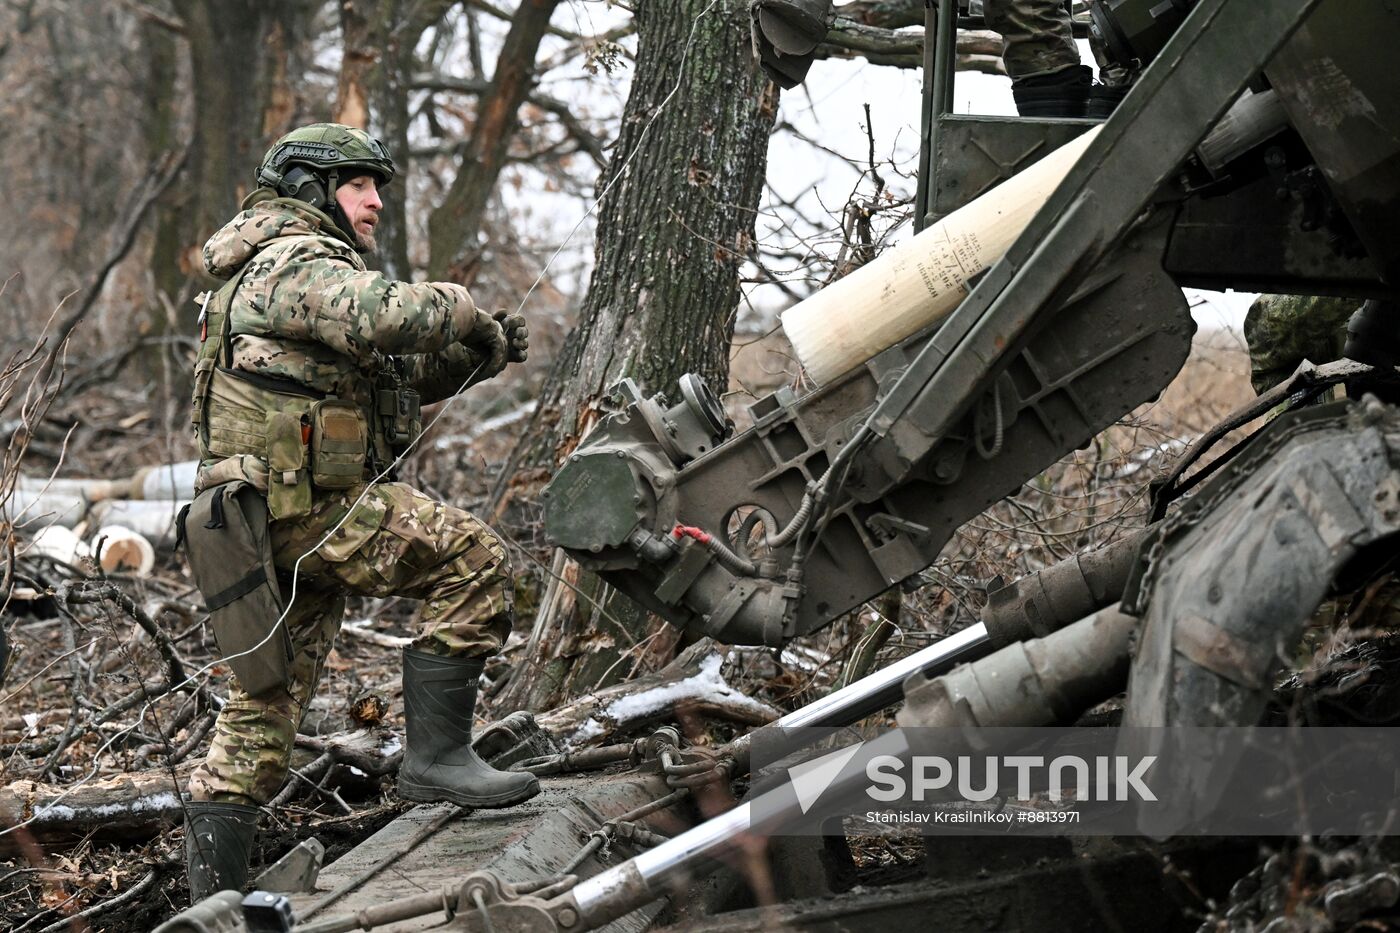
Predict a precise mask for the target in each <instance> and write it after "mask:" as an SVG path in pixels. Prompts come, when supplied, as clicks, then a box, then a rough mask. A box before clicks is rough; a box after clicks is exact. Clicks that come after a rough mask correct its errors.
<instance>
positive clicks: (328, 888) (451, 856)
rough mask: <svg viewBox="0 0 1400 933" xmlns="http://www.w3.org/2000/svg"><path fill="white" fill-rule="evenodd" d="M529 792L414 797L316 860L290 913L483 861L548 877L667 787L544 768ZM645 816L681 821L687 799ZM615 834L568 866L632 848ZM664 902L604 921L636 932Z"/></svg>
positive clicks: (351, 904)
mask: <svg viewBox="0 0 1400 933" xmlns="http://www.w3.org/2000/svg"><path fill="white" fill-rule="evenodd" d="M542 784H543V790H542V791H541V793H540V794H539V796H537V797H535V798H534V799H533V800H530V801H529V802H527V803H524V804H521V805H520V806H516V807H512V808H510V809H506V810H476V811H471V810H461V811H459V809H458V808H456V807H453V806H451V805H449V804H433V805H426V806H421V807H416V808H414V809H413V810H410V811H409V812H408V813H405V814H404V815H403V816H400V817H399V818H398V819H396V820H394V821H393V822H392V823H390V824H389V825H388V826H385V827H384V828H383V829H381V830H380V831H379V832H377V833H375V834H374V835H373V836H371V837H369V838H368V839H366V840H365V841H364V842H362V843H360V845H358V846H356V847H355V848H354V849H352V850H351V851H350V852H349V853H347V854H346V855H344V856H342V857H341V858H340V859H338V860H336V861H335V862H333V863H332V864H330V865H328V866H326V867H325V868H323V869H322V870H321V873H320V876H319V878H318V879H317V881H316V890H315V892H314V893H310V894H298V895H294V896H293V897H292V902H293V907H294V910H295V911H296V916H297V919H298V921H299V922H303V923H304V922H306V921H308V920H322V919H324V918H327V917H333V916H341V915H345V914H354V913H357V912H358V911H360V910H363V909H365V908H369V907H375V906H379V905H383V904H385V903H386V902H389V901H392V900H396V899H400V898H405V897H411V896H414V895H421V894H425V893H427V892H431V891H434V890H437V889H440V888H441V887H442V886H443V885H453V884H456V883H458V882H460V881H461V880H462V879H463V878H464V877H465V876H466V875H467V874H468V873H469V872H471V871H475V870H477V869H482V868H490V869H492V870H494V871H495V872H497V873H498V874H499V876H500V877H502V878H505V879H509V880H510V881H511V882H513V883H518V882H528V881H535V880H542V879H545V878H549V877H551V876H553V875H555V874H556V873H558V872H559V871H560V870H561V869H562V868H564V866H565V865H566V864H567V863H568V861H569V860H570V859H571V858H573V857H574V855H575V854H576V853H577V852H578V851H579V849H580V848H581V847H582V846H583V844H584V843H585V842H587V841H588V838H589V834H590V833H592V832H594V831H595V830H597V829H598V828H599V827H600V826H602V824H603V822H604V821H606V820H608V819H612V818H615V817H617V816H620V815H621V814H624V813H626V812H628V811H629V810H633V809H635V808H637V807H640V806H642V805H643V804H646V803H648V802H650V801H653V800H656V799H657V798H659V797H662V796H665V795H666V794H667V793H668V792H669V790H670V789H669V788H667V787H666V784H665V782H664V781H663V780H662V779H661V778H659V777H657V776H655V775H642V774H636V773H627V774H616V775H606V774H605V775H598V774H591V775H578V776H569V777H557V778H548V779H545V780H544V781H543V782H542ZM677 809H678V810H680V811H681V813H680V814H679V815H678V814H677V813H675V812H667V811H663V812H661V813H657V814H654V815H652V816H650V817H648V818H647V819H646V821H645V822H646V823H647V825H648V826H649V827H650V828H652V829H653V830H654V831H656V832H658V833H662V834H665V835H672V834H674V833H677V832H680V831H682V830H684V829H687V828H689V826H690V824H689V823H687V822H685V819H686V818H688V816H689V814H688V813H687V812H686V809H687V808H677ZM636 854H637V853H636V850H635V849H634V848H633V847H631V846H629V845H627V844H626V843H624V842H616V843H614V844H613V845H612V846H611V848H610V850H606V851H605V852H604V853H603V854H602V855H603V857H600V856H591V857H589V858H588V859H587V860H585V861H584V862H583V864H582V865H580V866H579V867H578V868H577V869H575V870H574V871H573V873H574V874H576V875H578V876H579V877H580V878H587V877H591V876H592V875H595V874H597V873H599V872H601V871H603V870H604V869H606V868H608V867H610V866H611V865H613V864H616V863H618V862H621V861H623V860H625V859H627V858H630V857H632V856H633V855H636ZM663 908H664V903H660V902H658V903H653V904H650V905H648V906H647V907H645V908H643V909H641V910H638V911H634V912H633V913H631V914H628V915H627V916H626V917H623V918H621V919H620V920H617V921H614V922H613V923H611V924H609V925H608V926H607V927H606V928H605V929H608V930H613V931H618V933H637V931H640V930H644V929H646V928H647V927H649V926H650V925H651V922H652V921H653V920H654V919H655V917H656V916H657V914H659V913H660V912H661V910H662V909H663ZM442 919H443V918H442V915H441V914H434V915H432V916H426V917H420V918H418V919H415V920H407V921H402V922H400V923H397V924H394V925H393V926H390V927H384V928H383V929H384V930H386V931H392V933H408V931H415V930H426V929H430V928H432V927H434V926H436V925H439V924H440V923H441V922H442Z"/></svg>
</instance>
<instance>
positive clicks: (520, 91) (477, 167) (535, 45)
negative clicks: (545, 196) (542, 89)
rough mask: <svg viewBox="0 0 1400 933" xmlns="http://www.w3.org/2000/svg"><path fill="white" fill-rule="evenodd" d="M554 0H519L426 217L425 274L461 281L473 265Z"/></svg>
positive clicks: (469, 276) (518, 121)
mask: <svg viewBox="0 0 1400 933" xmlns="http://www.w3.org/2000/svg"><path fill="white" fill-rule="evenodd" d="M558 5H559V0H521V3H520V6H519V8H518V9H517V10H516V13H515V18H514V19H512V20H511V24H510V32H509V33H508V34H507V35H506V41H505V44H504V45H503V46H502V47H501V52H500V55H499V56H498V57H497V59H496V73H495V74H494V75H492V77H491V86H490V88H489V89H488V90H487V92H486V93H485V94H484V95H483V96H482V97H481V98H480V99H479V100H478V101H477V108H476V126H475V127H474V128H473V130H472V138H471V142H470V144H468V146H467V149H466V152H465V153H463V155H462V163H461V166H460V167H459V168H458V170H457V177H456V178H454V179H452V186H451V187H450V188H449V189H448V191H447V196H446V197H445V198H443V202H442V204H441V205H440V206H439V207H438V209H437V210H435V211H433V213H432V216H431V217H430V218H429V220H428V241H429V252H428V277H429V278H432V279H446V278H451V279H453V280H456V281H462V282H466V281H469V280H470V279H471V278H472V273H473V271H474V268H473V267H474V266H475V263H476V259H477V257H476V248H475V243H476V234H477V231H478V230H480V229H481V221H482V218H483V216H484V215H485V213H486V204H487V201H488V200H489V199H490V196H491V192H492V191H493V190H494V189H495V187H496V179H497V178H499V177H500V174H501V169H502V168H503V167H504V166H505V161H506V153H507V152H508V151H509V150H510V143H511V140H512V139H513V138H514V137H515V132H516V130H517V129H518V128H519V126H520V105H521V104H523V103H524V102H525V99H526V98H527V97H528V96H529V94H530V88H531V87H532V86H533V84H534V66H535V54H536V53H537V52H538V51H539V47H540V40H541V39H543V38H544V34H545V30H546V29H547V28H548V27H549V18H550V17H551V16H552V15H553V14H554V8H555V7H557V6H558Z"/></svg>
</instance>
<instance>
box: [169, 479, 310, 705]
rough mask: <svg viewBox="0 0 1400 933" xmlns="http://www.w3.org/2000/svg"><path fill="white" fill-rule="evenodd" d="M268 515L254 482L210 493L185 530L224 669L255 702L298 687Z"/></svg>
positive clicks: (183, 520)
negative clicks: (294, 685) (294, 680)
mask: <svg viewBox="0 0 1400 933" xmlns="http://www.w3.org/2000/svg"><path fill="white" fill-rule="evenodd" d="M267 525H268V509H267V505H266V504H265V503H264V502H263V497H262V495H261V494H259V493H258V491H257V490H256V489H254V488H253V487H252V486H251V485H249V484H248V483H242V482H237V483H225V484H224V485H222V486H214V487H212V488H210V489H206V490H204V492H202V493H200V494H199V495H198V496H196V497H195V499H194V501H193V502H192V503H190V505H189V506H188V507H187V508H186V509H185V510H184V511H183V512H182V513H181V515H180V528H179V529H178V531H179V532H180V533H181V535H182V536H183V537H184V539H185V541H186V542H187V546H186V549H185V553H186V554H187V555H188V557H189V562H190V570H191V572H193V574H194V581H195V585H196V586H198V587H199V592H200V593H201V594H203V596H204V604H205V606H207V607H208V609H209V625H210V628H212V629H213V631H214V640H215V641H216V642H217V643H218V645H219V653H220V654H221V655H222V656H223V660H224V663H226V664H227V665H228V666H229V669H230V670H232V671H233V675H234V676H235V677H237V678H238V683H239V685H240V686H241V687H242V688H243V689H244V690H245V691H247V693H248V694H249V695H250V696H254V697H257V696H260V695H262V694H265V693H268V692H270V691H272V690H277V689H284V688H285V687H286V686H287V684H289V683H290V682H291V669H292V640H291V637H290V636H289V635H288V633H287V626H286V623H285V622H284V621H283V620H282V615H283V605H282V593H281V590H280V589H279V588H278V586H277V571H276V569H275V568H274V567H273V563H272V539H271V537H270V536H269V534H268V528H267Z"/></svg>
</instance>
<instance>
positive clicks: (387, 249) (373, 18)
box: [331, 0, 453, 279]
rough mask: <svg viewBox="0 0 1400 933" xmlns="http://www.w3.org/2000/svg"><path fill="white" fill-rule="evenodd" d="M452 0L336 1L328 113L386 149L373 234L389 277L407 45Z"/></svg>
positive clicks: (403, 173) (401, 270) (401, 229)
mask: <svg viewBox="0 0 1400 933" xmlns="http://www.w3.org/2000/svg"><path fill="white" fill-rule="evenodd" d="M452 6H453V0H431V2H405V0H344V2H343V3H341V4H340V25H341V32H342V33H343V36H344V52H343V55H342V57H341V65H340V78H339V83H338V86H337V90H336V104H335V111H334V113H333V114H332V117H331V118H332V119H333V120H335V121H336V122H338V123H346V124H349V125H350V126H358V127H362V128H364V129H367V130H369V131H370V132H372V133H374V134H375V135H376V136H378V137H379V138H380V139H382V140H383V141H384V144H385V145H386V146H388V147H389V152H390V153H391V154H392V155H393V156H394V163H395V166H396V168H397V170H398V177H397V178H396V179H395V181H394V187H393V190H392V191H391V192H390V194H389V196H388V197H386V198H385V199H384V210H383V211H382V212H381V213H380V215H379V226H378V227H377V228H376V229H375V237H376V239H378V240H379V251H378V253H377V255H376V257H375V260H376V262H377V263H378V265H379V268H380V269H381V270H382V271H383V272H384V274H385V275H387V276H389V277H390V278H393V279H407V278H409V276H410V273H411V271H412V270H411V267H410V265H409V259H408V213H407V210H406V208H407V195H408V175H409V161H408V124H409V113H408V87H409V81H410V79H411V78H412V76H413V72H414V70H415V66H416V56H415V54H414V50H415V49H416V48H417V46H418V40H419V39H420V38H421V37H422V35H423V33H424V32H425V31H427V30H428V29H429V28H431V27H432V26H433V25H434V24H436V23H437V22H438V21H439V20H441V19H442V17H443V15H444V14H445V13H446V12H447V11H448V10H449V9H450V8H451V7H452Z"/></svg>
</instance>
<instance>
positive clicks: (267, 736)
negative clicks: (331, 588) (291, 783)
mask: <svg viewBox="0 0 1400 933" xmlns="http://www.w3.org/2000/svg"><path fill="white" fill-rule="evenodd" d="M297 589H298V594H297V598H296V599H295V600H294V601H293V602H292V604H291V606H290V607H289V609H288V612H287V618H286V620H285V622H286V625H287V631H288V632H289V633H290V634H291V637H292V648H293V653H294V656H293V661H292V682H291V683H289V684H288V685H287V686H286V688H285V689H282V690H275V691H272V692H271V693H267V694H262V695H260V696H258V697H251V696H249V695H248V694H247V693H245V692H244V691H243V689H242V688H241V687H240V686H239V685H238V681H237V679H236V678H231V679H230V681H229V700H228V703H226V704H225V705H224V708H223V709H222V710H220V712H219V718H218V720H217V721H216V722H215V724H214V735H213V738H212V739H211V741H210V745H209V754H208V755H207V757H206V758H205V759H204V761H203V763H201V764H200V765H199V767H198V768H196V769H195V771H194V772H193V773H192V774H191V775H190V780H189V791H190V803H189V804H188V806H187V813H186V818H187V819H186V827H185V855H186V862H187V869H188V873H189V879H190V896H191V900H192V901H198V900H201V899H203V898H205V897H207V896H209V895H210V894H214V893H216V892H218V891H223V890H229V889H233V890H242V888H243V886H244V884H245V882H246V881H247V875H248V855H249V852H250V850H251V845H252V841H253V835H254V830H255V827H256V824H257V816H258V809H257V808H258V807H259V806H261V805H262V804H265V803H267V802H268V801H269V800H271V799H272V798H273V797H274V796H275V795H276V794H277V791H278V790H279V789H280V788H281V787H282V784H283V782H284V781H285V780H286V779H287V769H288V765H289V763H290V761H291V754H292V743H293V741H294V740H295V738H296V732H297V727H298V726H299V725H300V723H301V717H302V714H303V713H304V712H305V710H306V708H307V705H308V704H309V703H310V702H311V696H312V694H313V693H314V692H315V689H316V682H317V681H318V680H320V677H321V670H322V668H323V666H324V665H325V660H326V655H327V654H329V653H330V649H331V644H332V642H333V641H334V640H335V633H336V631H337V630H338V629H339V627H340V620H341V616H342V614H343V613H344V610H345V599H344V597H343V596H340V595H337V594H335V593H333V592H328V591H324V590H320V589H317V588H316V587H314V586H312V585H311V584H308V583H307V582H305V581H302V582H301V583H300V584H299V586H298V588H297ZM283 595H284V597H285V596H288V595H290V587H289V586H288V585H287V584H286V583H284V584H283Z"/></svg>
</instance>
